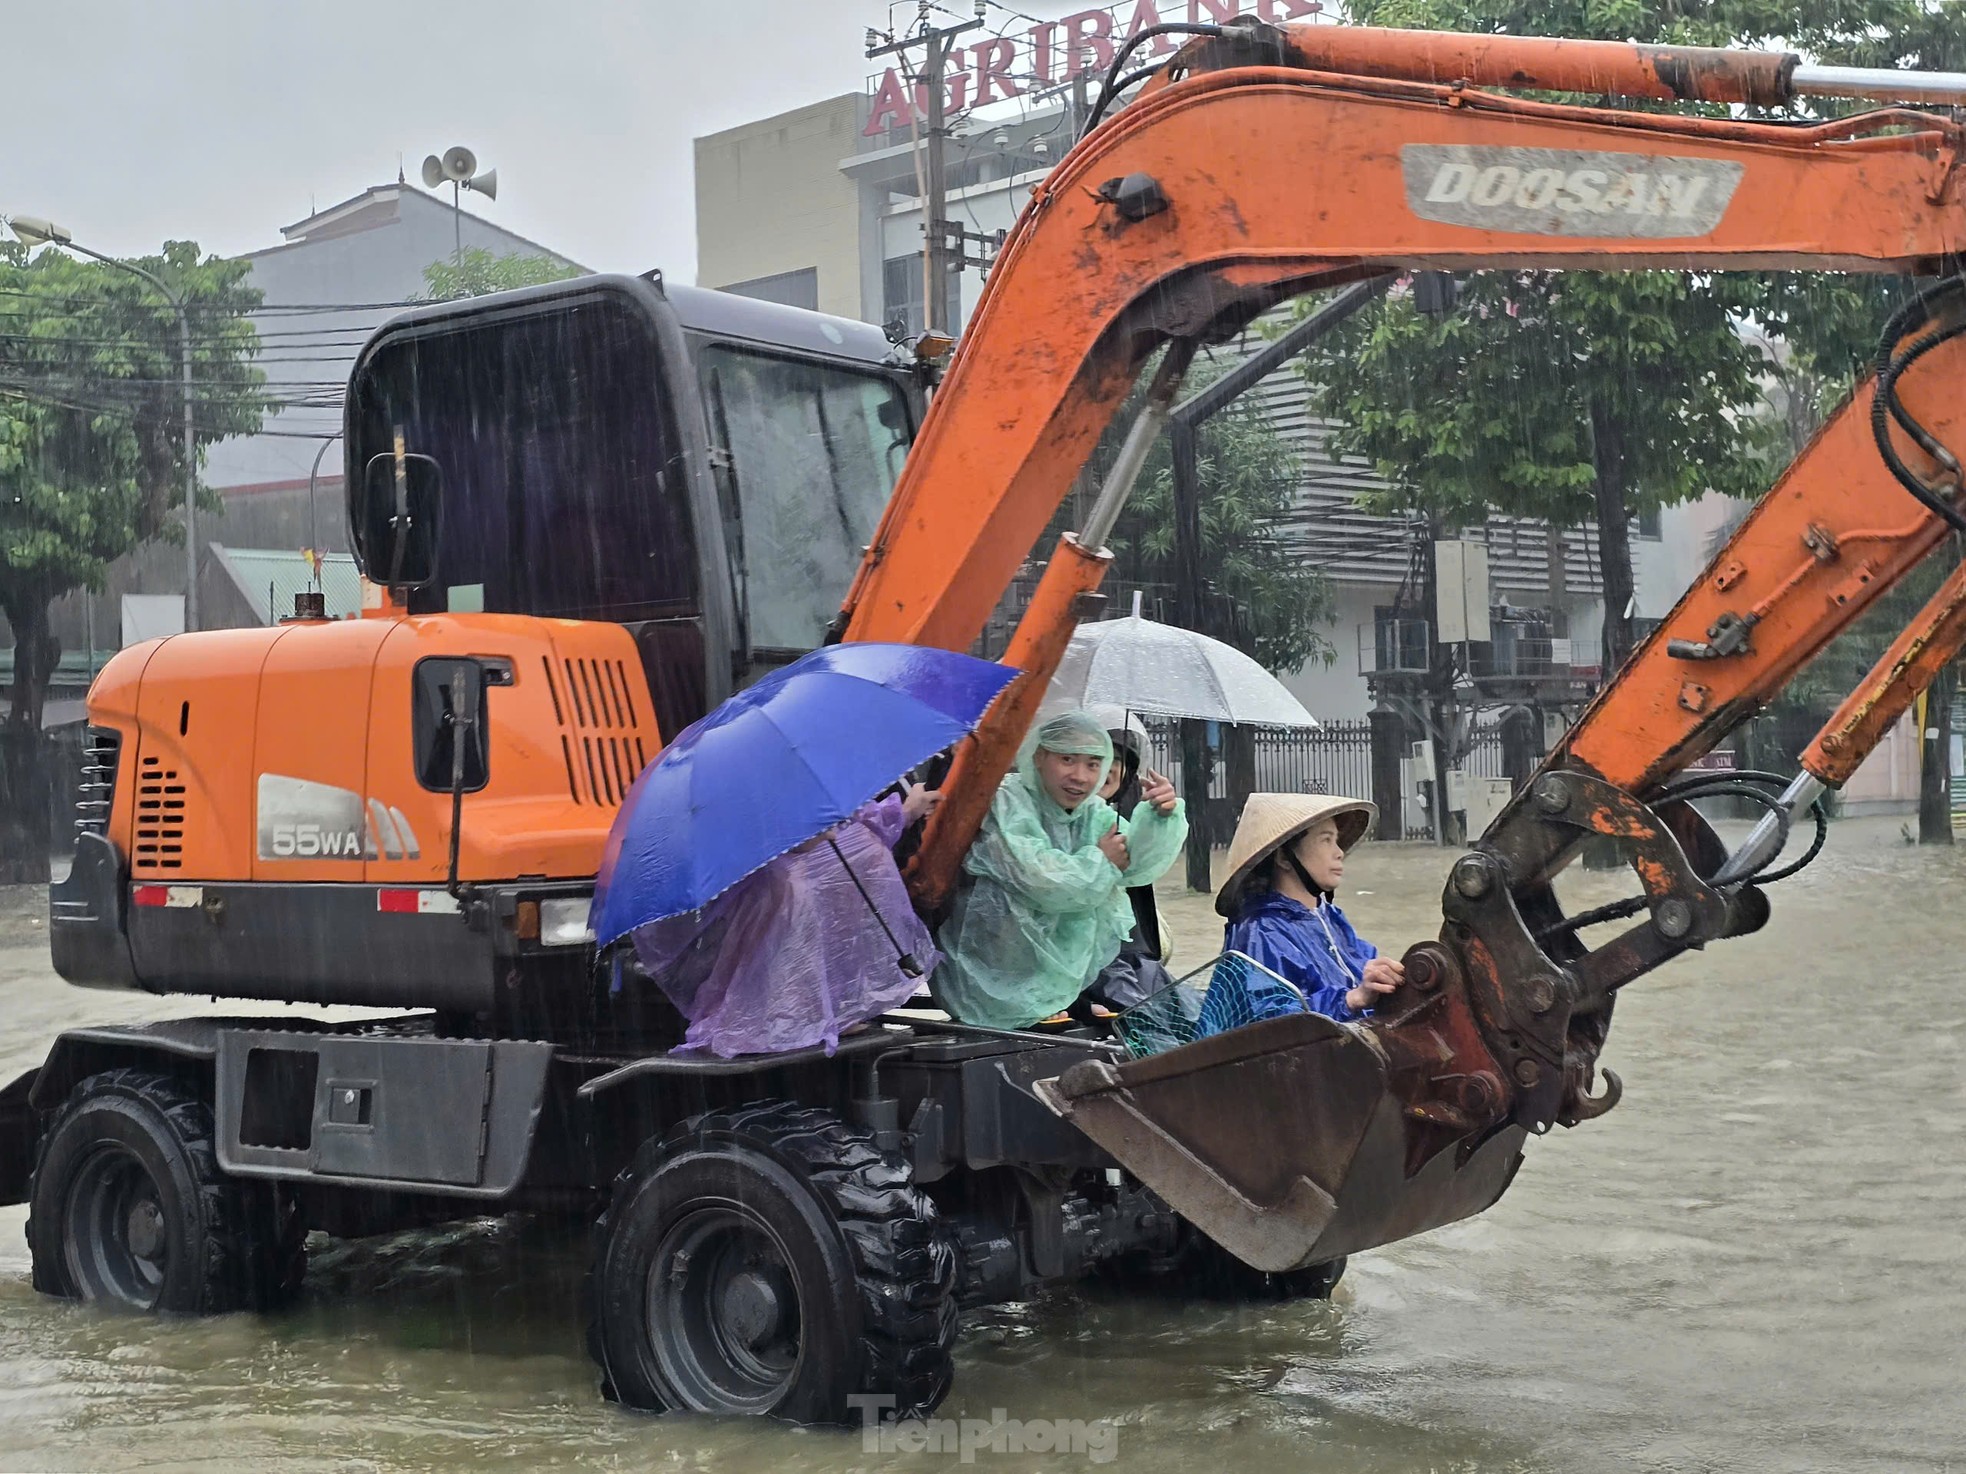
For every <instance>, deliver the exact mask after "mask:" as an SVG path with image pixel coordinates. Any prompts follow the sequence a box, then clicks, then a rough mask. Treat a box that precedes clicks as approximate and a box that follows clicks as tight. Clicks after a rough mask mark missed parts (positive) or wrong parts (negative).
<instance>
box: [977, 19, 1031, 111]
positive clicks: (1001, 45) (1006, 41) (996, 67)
mask: <svg viewBox="0 0 1966 1474" xmlns="http://www.w3.org/2000/svg"><path fill="white" fill-rule="evenodd" d="M1016 59H1017V43H1016V42H1014V41H1012V40H1011V39H1010V38H1009V37H1008V36H1000V37H998V38H997V39H996V40H994V41H985V42H984V43H983V44H982V45H981V46H978V47H977V48H976V105H977V106H978V107H982V106H983V104H985V103H986V102H995V101H996V100H997V91H996V89H997V88H999V87H1001V88H1003V96H1005V97H1022V96H1023V95H1024V89H1023V88H1021V87H1019V86H1018V85H1017V83H1016V82H1014V81H1012V80H1011V76H1010V70H1011V67H1012V65H1013V64H1014V63H1015V61H1016Z"/></svg>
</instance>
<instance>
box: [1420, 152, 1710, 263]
mask: <svg viewBox="0 0 1966 1474" xmlns="http://www.w3.org/2000/svg"><path fill="white" fill-rule="evenodd" d="M1399 154H1400V168H1401V170H1402V172H1403V174H1404V176H1405V181H1406V203H1407V207H1408V208H1409V209H1411V210H1412V211H1413V213H1414V214H1415V215H1418V216H1419V217H1420V218H1421V219H1422V220H1438V221H1440V222H1441V223H1442V224H1444V225H1472V226H1477V227H1479V228H1481V229H1483V230H1508V231H1515V232H1518V233H1520V234H1523V235H1595V236H1635V237H1640V238H1643V239H1647V240H1664V239H1671V238H1673V237H1677V236H1694V235H1706V234H1707V233H1708V232H1710V231H1711V230H1713V228H1714V227H1715V226H1717V225H1719V224H1720V217H1721V216H1723V215H1725V214H1726V213H1727V206H1728V204H1729V203H1730V202H1731V201H1732V200H1733V198H1734V191H1735V189H1736V188H1738V187H1739V185H1740V182H1741V174H1742V170H1743V166H1742V165H1740V164H1737V163H1733V162H1731V161H1729V160H1725V159H1685V158H1673V157H1670V156H1662V155H1659V154H1618V153H1594V152H1585V151H1583V150H1581V149H1567V148H1474V147H1467V146H1462V145H1455V144H1431V143H1409V144H1407V145H1406V146H1405V147H1403V148H1402V149H1400V151H1399Z"/></svg>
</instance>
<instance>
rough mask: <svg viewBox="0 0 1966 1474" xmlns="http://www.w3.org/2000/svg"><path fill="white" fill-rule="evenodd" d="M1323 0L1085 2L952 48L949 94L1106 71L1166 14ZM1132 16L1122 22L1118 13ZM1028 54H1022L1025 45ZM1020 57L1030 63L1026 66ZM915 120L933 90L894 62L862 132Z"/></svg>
mask: <svg viewBox="0 0 1966 1474" xmlns="http://www.w3.org/2000/svg"><path fill="white" fill-rule="evenodd" d="M1323 9H1324V4H1323V0H1186V3H1185V4H1184V3H1183V0H1121V3H1120V4H1118V5H1115V6H1113V7H1112V8H1111V9H1109V10H1081V11H1078V12H1076V13H1075V14H1072V15H1068V16H1066V17H1065V18H1064V19H1063V20H1057V21H1040V22H1038V23H1037V24H1036V25H1033V26H1032V27H1031V28H1030V29H1029V30H1028V31H1026V32H1025V33H1024V36H1023V44H1022V46H1021V47H1020V45H1019V43H1018V41H1017V40H1015V39H1013V38H1011V37H1009V36H998V37H994V38H992V39H990V40H986V41H980V42H978V43H977V44H976V45H975V46H973V47H971V48H969V49H968V50H962V49H952V50H951V51H950V53H949V60H948V68H947V70H946V71H945V73H944V76H945V78H946V83H945V85H946V86H947V89H948V90H947V94H946V96H945V97H944V102H945V103H946V104H947V106H948V109H949V111H950V112H952V113H953V112H959V111H961V110H962V109H964V108H967V107H982V106H984V105H985V104H986V103H992V102H999V101H1002V100H1004V99H1006V98H1011V97H1022V96H1023V95H1024V93H1025V90H1026V89H1025V87H1024V86H1023V85H1020V73H1025V74H1028V76H1029V77H1030V78H1031V80H1032V84H1033V85H1035V86H1037V87H1041V88H1042V87H1052V86H1056V85H1058V84H1059V83H1062V82H1069V81H1071V80H1072V79H1073V78H1074V77H1077V76H1079V75H1081V74H1082V73H1086V72H1103V71H1105V70H1106V69H1107V68H1108V67H1110V66H1111V65H1112V64H1113V57H1114V56H1115V55H1116V54H1117V52H1118V38H1120V37H1132V36H1137V35H1139V34H1140V33H1141V32H1142V31H1144V30H1148V29H1150V28H1151V27H1153V26H1158V25H1160V24H1162V23H1163V22H1164V21H1169V20H1173V19H1176V18H1180V19H1185V20H1186V21H1187V22H1188V23H1189V24H1191V25H1201V24H1210V23H1213V24H1217V25H1220V24H1224V23H1226V22H1228V21H1232V20H1234V19H1235V18H1236V17H1237V16H1238V15H1247V14H1252V13H1253V14H1254V15H1256V16H1257V17H1259V18H1260V19H1262V20H1264V21H1267V22H1268V23H1269V24H1271V25H1284V24H1287V23H1288V22H1290V21H1294V20H1302V19H1304V18H1305V17H1307V16H1313V15H1317V14H1319V13H1320V12H1321V11H1322V10H1323ZM1122 15H1124V16H1125V17H1126V24H1125V28H1124V29H1121V27H1120V25H1119V18H1120V17H1121V16H1122ZM1187 39H1188V38H1187V37H1185V36H1178V35H1167V36H1156V37H1154V38H1153V39H1152V40H1151V41H1149V42H1147V43H1146V44H1145V45H1143V46H1142V47H1141V48H1140V49H1139V50H1138V51H1137V52H1136V53H1135V56H1136V57H1138V58H1141V59H1142V64H1143V65H1145V64H1146V63H1147V62H1149V61H1159V60H1162V59H1164V58H1166V57H1168V56H1172V55H1173V54H1174V53H1175V51H1177V50H1178V49H1179V48H1180V47H1181V46H1182V44H1183V43H1184V42H1185V41H1186V40H1187ZM1020 50H1021V51H1022V53H1023V55H1022V57H1021V58H1020V55H1019V52H1020ZM1020 59H1021V60H1022V61H1023V63H1024V65H1022V66H1020V65H1019V62H1020ZM911 103H912V105H913V108H914V115H915V121H916V122H917V123H920V122H922V121H925V120H926V118H927V116H928V97H927V94H926V92H925V90H924V89H923V88H922V87H920V86H919V85H917V84H916V83H915V82H914V80H913V78H912V77H904V76H903V75H902V73H901V71H900V70H899V69H898V68H895V67H889V68H888V69H887V72H886V73H885V75H883V76H882V77H881V80H880V85H879V86H877V87H876V88H875V89H874V98H873V104H872V106H871V108H870V109H869V113H868V118H867V126H866V127H865V128H864V129H862V130H861V131H862V133H863V134H865V135H866V136H867V137H869V138H872V137H874V136H876V135H877V134H881V133H886V132H888V131H890V130H892V129H896V128H906V127H907V126H908V123H909V108H910V105H911Z"/></svg>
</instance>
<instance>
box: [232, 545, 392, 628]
mask: <svg viewBox="0 0 1966 1474" xmlns="http://www.w3.org/2000/svg"><path fill="white" fill-rule="evenodd" d="M212 551H213V552H214V553H216V554H217V555H218V561H219V565H220V566H221V567H223V568H224V569H225V571H226V572H227V573H228V574H230V575H231V577H232V581H233V582H234V583H236V584H237V585H238V586H239V592H240V593H242V594H244V595H245V596H246V602H247V603H248V604H250V605H251V606H252V610H253V613H254V614H256V615H257V616H258V617H259V621H260V623H261V624H273V623H275V622H277V621H279V620H281V619H283V618H285V617H286V616H287V615H289V614H292V613H293V612H294V595H295V594H298V593H304V592H306V591H308V590H310V589H312V588H313V587H314V574H313V570H311V569H310V568H309V567H308V566H307V559H306V558H304V557H303V556H302V555H301V554H299V553H289V552H285V551H283V550H281V549H277V548H227V547H221V546H220V545H219V544H217V543H213V544H212ZM321 592H322V594H323V595H324V596H325V597H326V601H327V606H328V614H329V616H330V617H331V618H335V619H346V618H350V617H352V616H354V615H356V614H359V613H360V612H361V609H362V575H361V574H359V573H357V572H356V571H355V560H354V558H353V557H351V556H350V555H349V554H347V553H329V554H327V555H325V556H324V557H323V558H322V559H321Z"/></svg>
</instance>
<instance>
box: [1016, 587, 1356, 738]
mask: <svg viewBox="0 0 1966 1474" xmlns="http://www.w3.org/2000/svg"><path fill="white" fill-rule="evenodd" d="M1102 703H1109V704H1111V705H1113V706H1119V707H1124V708H1125V709H1126V710H1128V711H1131V712H1138V713H1140V714H1142V715H1145V716H1169V717H1196V718H1199V719H1201V720H1203V721H1211V722H1233V723H1235V724H1237V725H1239V726H1241V725H1249V726H1258V727H1315V726H1316V725H1317V724H1318V723H1317V719H1316V718H1315V717H1313V716H1312V715H1311V714H1310V713H1309V712H1308V711H1306V710H1305V709H1304V704H1303V703H1302V702H1301V701H1299V700H1298V699H1297V698H1296V697H1295V696H1292V695H1291V694H1290V692H1289V690H1288V689H1287V688H1286V687H1285V686H1284V684H1283V682H1282V681H1279V680H1278V679H1277V678H1276V677H1275V676H1273V675H1271V674H1270V673H1269V672H1268V671H1266V670H1264V669H1263V667H1262V666H1260V665H1258V664H1257V663H1256V662H1255V661H1253V660H1251V659H1250V658H1249V657H1248V656H1247V655H1245V654H1243V653H1242V651H1240V650H1238V649H1236V648H1235V646H1233V645H1225V644H1223V643H1222V641H1220V640H1213V639H1210V638H1209V637H1208V636H1207V635H1202V634H1197V633H1195V631H1193V630H1184V629H1179V628H1177V627H1176V626H1174V625H1171V624H1160V623H1158V622H1157V621H1155V620H1151V619H1143V618H1141V616H1140V596H1139V595H1138V594H1135V595H1134V598H1133V613H1132V614H1130V615H1128V616H1127V617H1125V618H1123V619H1108V620H1105V621H1103V622H1101V623H1099V624H1088V625H1082V626H1081V627H1080V628H1079V630H1078V631H1077V633H1075V634H1074V635H1073V636H1072V642H1071V644H1070V645H1069V646H1067V647H1066V650H1065V658H1064V659H1063V660H1062V661H1060V662H1059V665H1058V674H1057V675H1056V676H1054V677H1052V681H1051V688H1050V690H1049V691H1048V692H1047V693H1046V696H1045V705H1046V707H1047V708H1052V707H1063V706H1093V705H1098V704H1102Z"/></svg>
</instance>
